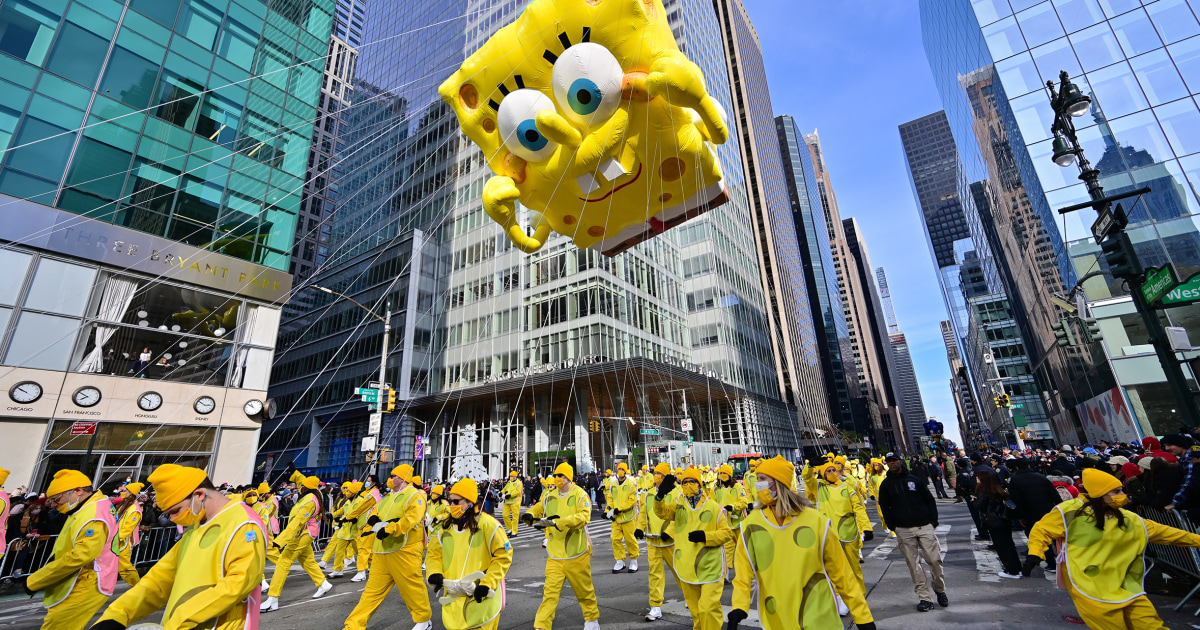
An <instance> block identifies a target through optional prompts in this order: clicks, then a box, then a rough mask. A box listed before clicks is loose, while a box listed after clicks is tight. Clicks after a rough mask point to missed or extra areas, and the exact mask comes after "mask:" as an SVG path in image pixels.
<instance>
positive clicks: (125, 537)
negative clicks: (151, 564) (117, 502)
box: [117, 497, 142, 586]
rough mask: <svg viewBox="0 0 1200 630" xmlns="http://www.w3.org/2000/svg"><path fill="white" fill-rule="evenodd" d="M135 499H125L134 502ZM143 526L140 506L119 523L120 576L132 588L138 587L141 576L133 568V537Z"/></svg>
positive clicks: (127, 513) (124, 516) (126, 512)
mask: <svg viewBox="0 0 1200 630" xmlns="http://www.w3.org/2000/svg"><path fill="white" fill-rule="evenodd" d="M134 498H135V497H130V498H128V499H125V500H126V501H133V500H134ZM141 524H142V508H141V506H140V505H135V506H133V507H131V508H129V509H128V510H126V511H125V514H124V515H123V516H121V520H120V521H119V522H118V523H117V540H118V543H117V546H118V548H119V549H120V550H121V553H120V554H119V556H120V562H121V565H120V566H121V568H120V570H119V571H120V575H121V579H122V580H125V583H126V584H128V585H130V586H136V585H137V583H138V580H139V579H141V576H140V575H138V570H137V567H135V566H133V535H134V534H135V533H137V528H138V527H139V526H140V525H141Z"/></svg>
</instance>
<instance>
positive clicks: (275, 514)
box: [271, 494, 279, 536]
mask: <svg viewBox="0 0 1200 630" xmlns="http://www.w3.org/2000/svg"><path fill="white" fill-rule="evenodd" d="M271 508H272V510H271V535H272V536H274V535H276V534H278V533H279V497H277V496H275V495H273V494H272V495H271Z"/></svg>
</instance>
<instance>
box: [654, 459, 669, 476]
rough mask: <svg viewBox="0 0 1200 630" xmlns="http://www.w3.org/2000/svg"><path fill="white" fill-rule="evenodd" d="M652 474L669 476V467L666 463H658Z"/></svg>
mask: <svg viewBox="0 0 1200 630" xmlns="http://www.w3.org/2000/svg"><path fill="white" fill-rule="evenodd" d="M654 472H656V473H658V474H660V475H663V476H664V477H665V476H666V475H669V474H671V465H670V464H668V463H667V462H659V463H658V465H657V466H655V467H654Z"/></svg>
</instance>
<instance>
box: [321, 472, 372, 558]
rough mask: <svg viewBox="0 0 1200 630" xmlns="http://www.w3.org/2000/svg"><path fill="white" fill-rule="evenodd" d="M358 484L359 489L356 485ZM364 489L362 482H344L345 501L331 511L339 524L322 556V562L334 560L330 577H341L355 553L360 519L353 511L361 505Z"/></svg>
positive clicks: (334, 519)
mask: <svg viewBox="0 0 1200 630" xmlns="http://www.w3.org/2000/svg"><path fill="white" fill-rule="evenodd" d="M356 484H357V490H356V489H355V486H356ZM361 490H362V482H361V481H356V482H349V481H347V482H345V483H343V484H342V496H343V497H345V501H343V502H342V504H341V505H340V506H338V508H337V509H335V510H334V511H332V512H330V515H331V516H332V517H333V523H334V525H336V526H337V531H335V532H334V533H333V538H331V539H330V540H329V546H328V547H326V548H325V553H324V555H322V556H321V562H328V561H329V560H330V559H332V560H333V565H332V568H333V571H332V572H330V574H329V577H341V576H342V572H343V571H344V570H345V567H346V563H347V562H348V561H349V559H350V557H351V556H352V555H353V554H354V551H355V549H356V548H357V547H356V544H355V543H356V542H357V540H356V539H357V538H358V519H357V517H352V516H351V512H353V511H354V510H355V508H357V507H358V505H359V500H358V499H359V497H358V493H359V492H360V491H361Z"/></svg>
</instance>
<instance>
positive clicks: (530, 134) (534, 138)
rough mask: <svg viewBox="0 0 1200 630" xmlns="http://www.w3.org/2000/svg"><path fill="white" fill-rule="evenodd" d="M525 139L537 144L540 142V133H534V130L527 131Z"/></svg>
mask: <svg viewBox="0 0 1200 630" xmlns="http://www.w3.org/2000/svg"><path fill="white" fill-rule="evenodd" d="M525 139H526V140H528V141H530V142H537V140H538V132H536V131H534V130H532V129H528V130H526V131H525Z"/></svg>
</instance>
